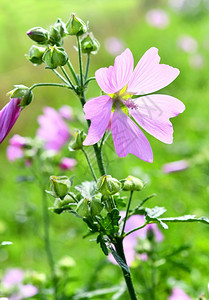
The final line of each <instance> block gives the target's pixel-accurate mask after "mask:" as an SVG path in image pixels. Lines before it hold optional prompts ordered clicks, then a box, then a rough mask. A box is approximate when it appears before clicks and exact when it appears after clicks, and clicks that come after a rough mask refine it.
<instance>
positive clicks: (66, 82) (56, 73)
mask: <svg viewBox="0 0 209 300" xmlns="http://www.w3.org/2000/svg"><path fill="white" fill-rule="evenodd" d="M50 70H52V72H53V73H54V74H55V75H57V77H59V79H61V80H62V81H63V82H64V83H65V84H67V85H68V86H69V82H68V81H67V80H65V78H64V77H63V76H62V75H61V74H60V73H59V72H57V71H56V70H55V69H50Z"/></svg>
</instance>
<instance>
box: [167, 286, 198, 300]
mask: <svg viewBox="0 0 209 300" xmlns="http://www.w3.org/2000/svg"><path fill="white" fill-rule="evenodd" d="M168 300H192V298H190V297H189V296H188V295H187V294H186V293H185V292H184V291H183V290H182V289H180V288H178V287H175V288H173V289H172V294H171V295H170V297H169V298H168Z"/></svg>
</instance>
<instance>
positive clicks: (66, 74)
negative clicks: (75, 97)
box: [60, 67, 75, 91]
mask: <svg viewBox="0 0 209 300" xmlns="http://www.w3.org/2000/svg"><path fill="white" fill-rule="evenodd" d="M60 69H61V70H62V72H63V74H64V75H65V77H66V79H67V81H68V82H69V84H70V86H71V87H72V89H73V90H74V91H75V87H74V85H73V83H72V81H71V79H70V77H69V75H68V73H67V72H66V71H65V68H64V67H60Z"/></svg>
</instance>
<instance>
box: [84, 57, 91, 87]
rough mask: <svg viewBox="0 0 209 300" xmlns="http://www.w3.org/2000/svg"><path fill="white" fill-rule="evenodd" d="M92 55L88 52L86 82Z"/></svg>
mask: <svg viewBox="0 0 209 300" xmlns="http://www.w3.org/2000/svg"><path fill="white" fill-rule="evenodd" d="M90 57H91V54H90V53H88V54H87V61H86V72H85V77H84V80H85V82H86V80H87V77H88V72H89V64H90Z"/></svg>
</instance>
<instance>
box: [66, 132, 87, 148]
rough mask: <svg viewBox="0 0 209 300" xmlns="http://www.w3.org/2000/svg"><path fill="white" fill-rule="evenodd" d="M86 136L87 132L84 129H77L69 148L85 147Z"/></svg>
mask: <svg viewBox="0 0 209 300" xmlns="http://www.w3.org/2000/svg"><path fill="white" fill-rule="evenodd" d="M85 138H86V134H85V132H84V131H83V130H77V131H75V132H74V133H73V139H72V141H71V142H70V144H69V150H70V151H74V150H80V149H82V148H83V142H84V140H85Z"/></svg>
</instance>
